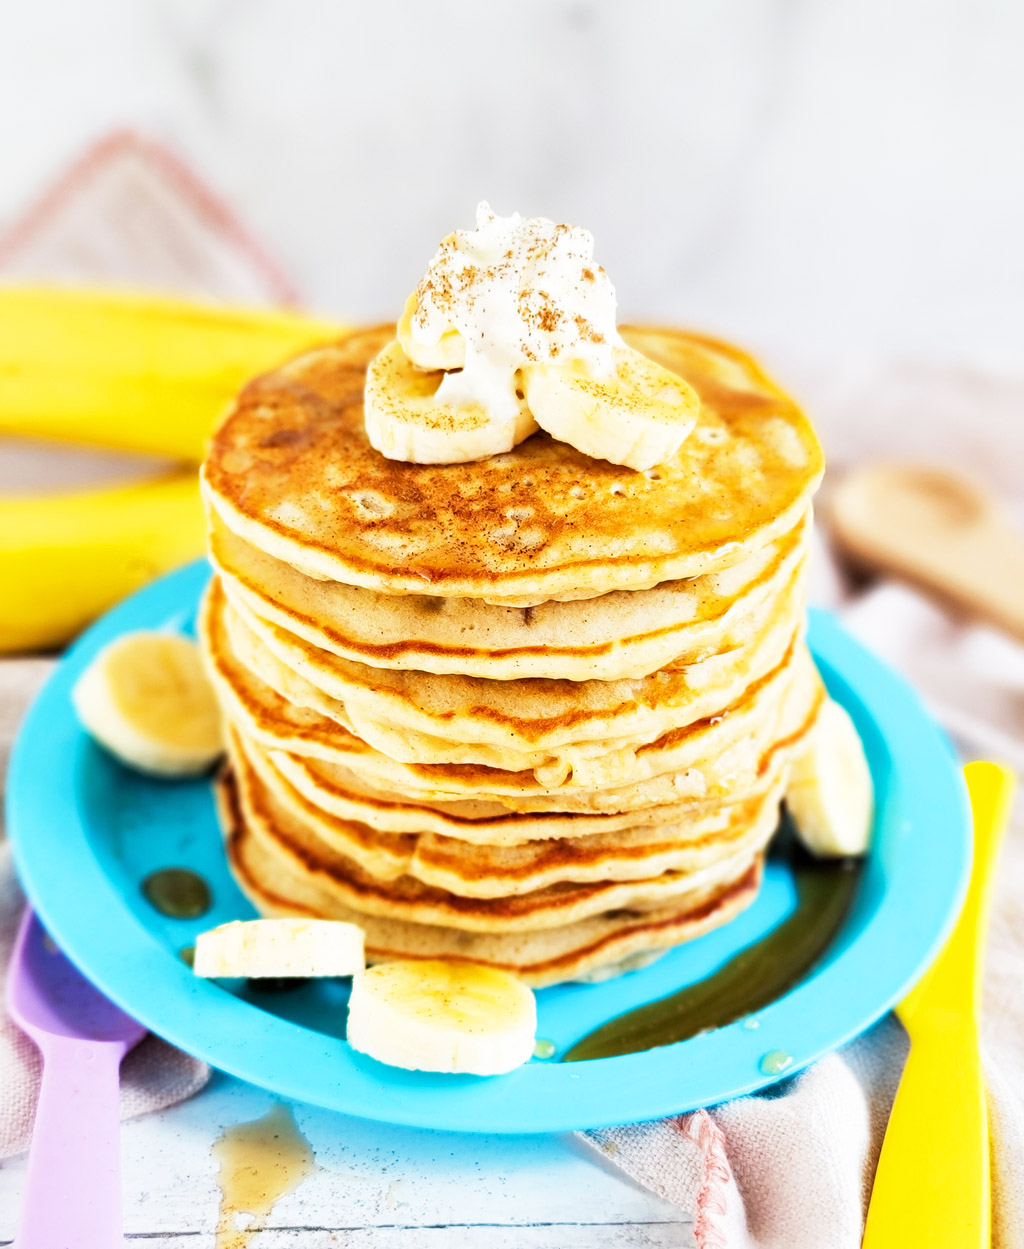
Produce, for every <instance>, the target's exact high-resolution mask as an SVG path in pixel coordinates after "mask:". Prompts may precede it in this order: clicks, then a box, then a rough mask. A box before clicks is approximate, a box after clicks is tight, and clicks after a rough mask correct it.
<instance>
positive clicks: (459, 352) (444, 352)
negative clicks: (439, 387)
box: [398, 291, 466, 369]
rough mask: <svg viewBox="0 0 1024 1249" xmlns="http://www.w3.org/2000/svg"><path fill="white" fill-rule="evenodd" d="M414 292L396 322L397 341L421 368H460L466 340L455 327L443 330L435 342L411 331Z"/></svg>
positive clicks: (462, 363)
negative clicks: (419, 337) (417, 335)
mask: <svg viewBox="0 0 1024 1249" xmlns="http://www.w3.org/2000/svg"><path fill="white" fill-rule="evenodd" d="M415 311H416V292H415V291H413V293H412V294H411V295H410V296H409V298H408V299H407V300H406V301H405V310H404V311H403V312H402V316H401V318H400V320H399V322H398V341H399V342H400V343H401V345H402V350H403V351H404V352H405V354H406V355H407V356H408V358H409V359H410V360H411V361H412V362H413V364H415V365H416V366H417V367H418V368H421V369H461V368H462V366H463V365H464V364H465V363H466V340H465V339H464V338H463V337H462V335H461V334H460V333H459V331H458V330H456V329H454V328H453V329H450V330H445V332H444V333H443V334H442V335H441V337H440V338H439V339H438V341H437V342H436V343H425V342H423V341H422V339H418V338H415V337H414V336H413V332H412V317H413V313H414V312H415Z"/></svg>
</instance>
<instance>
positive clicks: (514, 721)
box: [214, 575, 803, 787]
mask: <svg viewBox="0 0 1024 1249" xmlns="http://www.w3.org/2000/svg"><path fill="white" fill-rule="evenodd" d="M802 594H803V582H802V577H800V576H799V575H797V576H796V577H795V578H794V581H793V583H792V584H791V586H790V587H788V588H787V592H786V595H785V596H784V597H781V598H780V599H779V600H777V601H776V602H775V603H773V604H772V608H773V610H772V615H771V618H770V620H769V621H768V622H767V624H766V625H765V626H764V627H763V628H762V630H761V631H760V634H759V635H757V636H755V637H753V638H752V639H750V641H749V642H748V644H747V645H746V646H745V647H742V648H738V649H736V650H731V651H726V652H724V653H722V654H717V655H712V656H708V657H707V658H705V659H703V660H701V661H699V662H698V663H694V664H688V665H685V666H681V667H678V668H676V667H670V668H665V669H661V670H660V671H659V672H657V673H653V674H651V675H650V676H649V677H644V678H640V679H637V680H634V681H576V682H572V681H553V680H542V679H539V678H526V679H523V680H520V681H515V682H504V681H487V680H484V679H482V678H479V677H462V676H436V675H429V676H428V675H425V674H421V673H416V672H411V671H396V670H392V669H380V668H372V667H370V666H369V665H366V664H357V663H354V662H353V661H351V660H345V659H341V658H340V657H338V656H337V655H334V654H332V653H331V652H328V651H323V650H320V649H318V648H316V647H313V646H311V645H310V644H309V643H307V642H304V641H302V640H301V639H298V638H296V637H295V635H294V634H290V633H287V632H286V631H285V630H283V629H281V628H279V627H278V626H276V625H272V624H270V623H269V622H268V621H265V620H261V619H260V618H258V617H256V616H252V615H249V614H245V609H244V608H242V609H240V608H239V606H238V604H233V603H232V604H226V603H225V604H222V601H221V600H220V598H219V593H218V591H216V590H215V591H214V610H215V611H216V610H218V609H219V610H221V611H222V612H223V614H224V621H225V627H226V632H227V635H228V638H229V642H230V645H231V647H232V649H233V650H234V652H235V653H236V654H237V655H238V656H239V658H240V659H241V661H242V662H243V663H244V664H246V665H247V666H248V667H250V668H251V669H252V670H253V671H254V672H256V673H257V675H258V676H260V677H261V679H263V680H264V681H265V682H267V683H268V684H269V685H271V686H272V687H273V688H274V689H275V690H277V692H278V693H279V694H281V695H282V696H283V697H284V698H285V699H286V700H287V701H289V702H291V703H297V704H299V705H300V706H305V707H310V708H312V709H313V710H315V711H318V712H319V713H321V714H322V715H324V716H326V717H327V718H329V719H333V720H335V721H337V722H338V723H339V724H341V725H342V726H343V727H345V728H346V729H348V730H349V731H350V732H354V733H356V734H357V735H358V736H359V737H361V738H362V739H363V740H364V741H366V742H368V743H369V744H370V745H372V746H375V747H377V749H379V750H381V751H383V752H384V753H385V754H387V755H389V756H390V757H391V758H393V759H397V760H400V761H403V762H409V763H482V764H486V765H488V766H492V767H496V768H503V769H505V770H509V771H522V770H526V769H530V768H532V769H534V770H535V771H536V772H537V774H538V777H539V778H540V779H543V778H544V777H545V775H546V776H547V777H548V778H551V777H553V776H559V777H561V778H570V777H571V783H573V784H578V785H581V786H584V787H596V786H599V785H600V786H607V785H614V784H622V783H624V782H625V781H627V780H629V779H630V776H631V772H632V756H633V753H634V748H635V747H636V746H638V745H642V744H646V743H648V742H652V741H655V740H657V739H658V738H660V737H662V736H663V735H664V734H666V733H668V732H670V731H672V730H673V729H677V728H684V727H686V726H687V725H689V724H692V723H694V722H696V721H698V720H700V719H702V718H704V717H705V716H709V715H714V714H715V713H716V712H719V711H721V710H722V709H723V708H724V707H727V706H729V705H730V704H732V703H733V702H735V701H736V699H737V698H739V697H740V696H741V694H742V692H743V690H744V689H746V688H747V687H748V686H749V685H750V684H751V683H752V682H754V681H757V680H758V679H760V678H761V677H762V676H764V675H765V674H766V673H767V672H769V671H771V670H772V669H773V668H774V667H776V666H777V665H778V664H779V663H780V662H781V661H782V659H783V657H784V656H785V655H786V654H787V652H788V651H789V650H790V649H791V647H792V645H793V642H794V635H795V634H797V633H799V632H800V631H801V630H802V626H803V620H802V616H801V615H800V613H799V611H798V604H799V602H800V600H801V598H802Z"/></svg>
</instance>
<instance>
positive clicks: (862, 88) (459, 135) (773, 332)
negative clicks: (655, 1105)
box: [0, 0, 1024, 488]
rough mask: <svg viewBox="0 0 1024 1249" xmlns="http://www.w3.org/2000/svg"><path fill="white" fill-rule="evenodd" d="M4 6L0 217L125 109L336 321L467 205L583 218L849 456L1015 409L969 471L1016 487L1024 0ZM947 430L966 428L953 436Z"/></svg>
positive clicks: (465, 217) (627, 300) (611, 253)
mask: <svg viewBox="0 0 1024 1249" xmlns="http://www.w3.org/2000/svg"><path fill="white" fill-rule="evenodd" d="M0 13H2V14H3V19H4V24H3V32H4V33H3V38H2V39H0V224H2V223H3V222H4V221H10V220H12V219H13V218H14V217H15V216H16V215H17V214H18V212H19V211H20V210H21V209H22V208H24V206H25V205H26V204H27V203H28V202H30V201H31V199H32V198H33V197H34V196H35V195H36V194H37V193H38V191H39V190H40V189H41V188H42V187H43V186H44V185H46V184H47V182H48V181H49V180H51V179H52V178H53V177H54V176H55V175H56V174H57V173H58V172H59V171H60V170H62V169H63V167H64V166H65V165H66V164H67V162H68V161H69V160H71V159H72V158H73V157H75V156H77V155H78V154H79V153H80V152H81V151H82V149H83V148H84V147H85V146H86V145H88V144H89V143H90V142H92V141H93V140H95V139H96V138H97V137H99V136H100V135H102V134H104V133H106V132H108V131H109V130H110V129H111V128H114V127H122V126H125V125H129V126H134V127H136V128H138V129H139V130H140V131H142V132H143V133H147V134H151V135H154V136H155V137H157V138H159V139H161V140H163V141H164V142H165V143H167V144H168V145H169V146H170V147H171V148H172V149H173V150H175V151H176V152H177V153H179V154H180V155H181V156H182V157H183V158H184V159H185V160H186V161H187V162H188V163H190V164H191V165H192V166H193V167H194V168H195V169H196V170H197V171H198V172H199V173H200V175H201V176H202V177H203V178H204V179H205V180H206V181H207V182H208V183H209V184H210V185H211V186H212V187H213V188H214V189H215V190H216V191H218V192H219V193H220V194H222V195H223V197H224V198H225V199H226V200H227V201H228V202H229V203H231V204H232V205H234V206H235V208H236V209H237V211H238V212H239V213H240V215H241V216H242V217H243V219H244V220H245V221H246V222H247V223H248V224H249V226H250V227H251V229H252V231H253V232H254V234H255V235H256V237H257V238H259V239H260V240H261V241H262V242H263V243H264V245H265V246H266V248H267V249H268V251H270V252H271V253H272V254H273V255H274V256H276V257H277V258H278V259H279V260H280V261H281V263H282V265H283V266H284V268H285V269H286V271H287V272H289V273H290V274H291V275H292V276H293V277H294V279H295V281H296V283H297V285H298V287H299V290H300V291H301V293H302V295H303V297H304V299H305V300H306V301H307V302H308V303H310V304H311V305H312V306H314V307H317V308H320V309H323V310H326V311H331V312H335V313H338V314H341V315H343V316H346V317H351V318H362V317H373V318H379V317H384V316H388V315H394V313H395V312H396V310H397V309H398V307H399V306H400V304H401V301H402V299H403V297H404V295H405V294H406V292H407V291H408V290H409V289H410V288H411V287H412V285H413V284H414V283H415V281H416V280H417V278H418V276H419V273H420V272H421V270H422V268H423V266H424V264H425V262H426V260H427V258H428V257H429V255H430V254H431V252H432V251H433V249H434V247H435V245H436V243H437V241H438V240H439V238H440V237H441V236H442V235H443V234H444V233H446V232H447V231H448V230H449V229H450V228H452V227H453V226H456V225H460V224H461V225H469V224H470V223H471V222H472V217H473V209H474V206H475V203H476V201H477V200H478V199H479V198H488V199H490V201H491V202H492V204H493V205H494V207H495V208H496V209H497V210H498V211H501V212H509V211H512V210H513V209H518V210H520V211H522V212H525V213H541V214H544V215H548V216H553V217H558V218H562V219H566V220H570V221H578V222H580V223H582V224H585V225H587V226H589V227H590V228H591V229H592V230H593V231H594V233H595V235H596V237H597V243H598V258H599V260H601V262H602V263H603V264H604V265H605V267H606V268H607V269H608V270H609V272H610V273H611V275H612V278H613V280H614V281H615V283H616V286H617V288H618V292H619V300H620V307H621V309H622V313H623V317H624V319H628V318H630V317H633V318H651V319H656V318H665V319H668V320H672V321H676V322H679V323H684V324H691V325H695V326H698V327H700V328H704V329H707V330H710V331H713V332H719V333H723V334H725V335H728V336H730V337H734V338H736V339H738V340H740V341H742V342H745V343H747V344H750V345H752V346H753V347H754V348H755V349H757V350H759V351H760V352H761V353H762V354H763V355H765V356H766V358H767V359H768V361H769V363H770V364H771V365H772V367H773V368H774V369H775V370H776V371H777V372H780V373H781V375H782V378H783V380H784V381H786V382H788V383H790V384H791V385H794V386H795V387H796V388H797V390H798V393H802V394H804V395H805V396H806V397H808V398H809V399H810V400H813V401H814V402H815V404H816V405H817V409H818V411H817V413H816V414H818V415H819V417H820V419H821V420H822V422H823V425H824V428H825V432H826V436H827V439H828V440H831V442H832V446H833V449H834V448H836V447H838V448H839V452H840V455H841V457H844V458H845V457H847V456H849V457H850V458H853V457H856V456H858V455H860V454H861V453H862V452H863V451H864V450H871V451H875V452H877V451H878V449H879V448H880V446H889V447H891V449H892V450H893V451H894V452H895V453H912V454H915V455H923V454H925V453H926V452H928V451H929V450H930V449H931V450H934V449H935V446H936V445H938V444H941V446H940V452H941V454H940V455H939V458H944V459H950V458H952V459H957V458H959V456H960V454H961V451H962V444H963V443H964V441H965V440H966V441H972V440H974V439H975V437H976V435H975V433H974V432H973V430H974V428H975V426H976V425H977V424H978V421H977V419H976V414H977V412H978V411H980V410H981V409H980V408H979V406H978V405H979V403H980V404H981V406H982V407H984V408H985V411H986V416H985V418H984V422H983V423H984V424H985V427H986V429H989V428H991V429H993V430H998V435H997V436H994V437H992V438H991V439H990V440H989V441H990V445H989V446H988V447H987V448H983V449H982V452H981V455H980V469H981V471H983V472H988V471H989V466H991V472H992V473H993V474H994V480H995V481H996V482H997V484H998V483H999V482H1003V483H1005V484H1006V486H1007V487H1008V488H1010V487H1012V486H1013V470H1012V469H1011V467H1010V466H1008V465H1007V464H1006V463H1005V460H1006V445H1005V439H1006V438H1007V437H1009V438H1011V441H1012V440H1015V439H1016V440H1017V441H1013V447H1014V449H1015V451H1019V452H1020V453H1021V455H1022V456H1024V441H1021V439H1024V421H1022V419H1021V415H1020V412H1021V408H1020V404H1021V403H1022V401H1024V390H1022V387H1024V358H1022V350H1024V228H1022V223H1024V160H1022V152H1024V137H1022V136H1024V75H1022V74H1021V72H1020V68H1019V57H1020V50H1021V47H1022V45H1024V5H1021V4H1020V3H1019V2H1018V0H857V2H856V3H849V2H845V0H629V2H628V3H627V2H626V0H620V2H615V0H518V2H516V0H488V2H487V3H483V2H481V0H419V2H416V0H391V2H390V3H383V2H382V3H372V2H371V3H367V2H366V0H361V2H360V3H348V2H347V0H302V2H301V3H284V0H89V3H87V4H83V3H81V2H80V0H33V3H32V4H25V3H23V2H21V0H0ZM936 368H939V369H940V370H946V371H947V373H946V375H944V376H945V377H946V380H940V381H937V380H936V379H937V375H936V372H935V369H936ZM922 369H923V370H925V372H924V373H922V372H921V370H922ZM879 370H881V371H882V372H883V373H884V374H885V378H886V379H887V380H886V381H885V384H884V386H880V383H879V380H878V379H879V376H880V374H879ZM894 370H895V373H894V372H893V371H894ZM993 378H994V379H995V383H993V380H992V379H993ZM993 384H996V385H997V390H998V394H996V397H995V399H994V400H993V398H992V385H993ZM979 387H980V388H981V389H980V390H979ZM986 387H987V388H988V389H987V390H986ZM801 388H802V389H801ZM936 404H937V405H938V407H939V408H940V409H943V411H941V412H939V413H938V416H936V414H935V407H936ZM908 405H909V408H908ZM946 409H948V410H949V411H948V413H947V412H946V411H945V410H946ZM908 410H909V411H911V413H912V414H913V415H912V416H911V419H910V421H909V425H908V423H907V421H906V419H904V418H905V413H906V412H907V411H908ZM949 414H951V415H949ZM947 415H948V416H949V419H948V420H947V419H946V416H947ZM940 417H941V418H942V419H941V420H940V419H939V418H940ZM934 425H941V426H942V428H943V429H947V428H948V429H951V430H953V431H954V432H953V433H951V434H948V435H947V434H945V433H944V434H943V435H942V437H941V438H940V439H938V443H937V442H936V438H935V437H934V436H933V434H932V432H931V431H932V426H934ZM837 430H838V431H840V433H839V434H837V433H836V432H835V431H837ZM1018 431H1022V432H1020V433H1018ZM978 458H979V457H977V456H976V457H975V459H976V460H977V459H978ZM1016 472H1017V477H1018V480H1019V476H1020V474H1019V469H1018V470H1016Z"/></svg>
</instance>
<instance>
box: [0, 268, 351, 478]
mask: <svg viewBox="0 0 1024 1249" xmlns="http://www.w3.org/2000/svg"><path fill="white" fill-rule="evenodd" d="M343 332H344V327H342V326H340V325H336V324H332V323H329V322H325V321H317V320H313V319H310V318H308V317H303V316H299V315H297V314H294V313H287V312H260V311H254V310H250V309H240V308H230V307H217V306H216V305H205V304H199V303H190V302H186V301H183V300H176V299H163V298H154V297H151V296H143V295H126V294H106V293H96V292H91V291H76V290H60V289H48V288H19V287H8V288H3V287H0V433H8V434H22V435H29V436H32V437H36V438H56V439H61V440H65V441H70V442H87V443H93V444H99V445H100V446H107V447H119V448H122V449H124V450H129V451H148V452H153V453H155V454H158V455H165V456H171V457H174V458H177V459H182V460H191V461H198V460H200V459H202V456H203V451H204V447H205V443H206V439H207V437H208V436H209V434H210V431H211V429H212V427H213V425H214V423H215V422H216V420H217V417H218V416H219V415H220V413H221V411H222V410H223V408H224V407H225V405H226V404H227V403H228V402H229V400H230V399H231V398H232V397H233V395H234V394H235V393H236V392H237V390H238V389H239V387H240V386H242V385H243V384H244V383H245V382H246V381H248V379H249V378H251V377H252V376H253V375H254V374H256V373H260V372H263V371H264V370H266V369H269V368H273V367H274V366H276V365H277V364H279V363H280V362H281V361H282V360H284V359H286V358H287V357H288V356H290V355H294V354H296V353H297V352H300V351H302V350H303V348H305V347H308V346H310V345H312V344H314V343H318V342H323V341H324V340H326V339H331V338H336V337H337V336H338V335H339V334H341V333H343Z"/></svg>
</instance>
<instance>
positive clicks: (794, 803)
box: [786, 699, 875, 857]
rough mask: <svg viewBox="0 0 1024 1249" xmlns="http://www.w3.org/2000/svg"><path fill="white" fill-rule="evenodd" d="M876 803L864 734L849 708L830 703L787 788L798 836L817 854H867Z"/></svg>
mask: <svg viewBox="0 0 1024 1249" xmlns="http://www.w3.org/2000/svg"><path fill="white" fill-rule="evenodd" d="M874 805H875V804H874V791H873V787H872V784H871V769H870V767H869V766H868V761H867V757H866V755H865V754H864V747H863V745H862V744H861V740H860V735H859V734H858V732H857V730H856V728H855V727H854V724H853V721H852V720H851V719H850V716H849V714H848V713H847V711H846V710H845V708H843V707H841V706H840V705H839V703H837V702H834V701H833V700H832V699H828V700H827V701H826V702H825V703H824V705H823V706H822V708H821V712H820V713H819V715H818V720H817V723H816V724H815V725H814V728H813V729H812V730H811V734H810V737H809V739H808V742H807V746H806V748H805V749H804V751H803V753H802V754H801V755H799V756H798V757H797V759H796V760H795V761H794V763H793V767H792V771H791V772H790V778H789V783H788V785H787V787H786V806H787V808H788V809H789V813H790V815H791V816H792V817H793V822H794V824H795V825H796V831H797V834H798V835H799V837H800V840H801V841H802V842H803V843H804V845H805V846H806V847H807V849H808V850H810V851H811V853H812V854H817V855H821V856H823V857H825V856H828V857H841V856H843V855H853V854H864V853H865V852H866V851H867V848H868V845H869V843H870V841H871V826H872V823H873V822H874Z"/></svg>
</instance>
